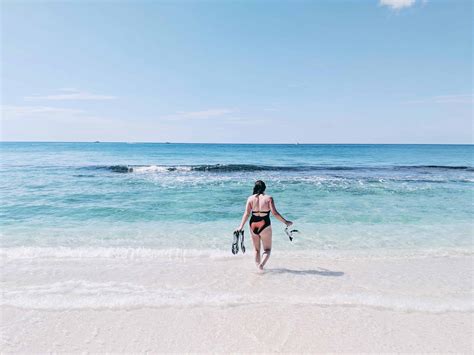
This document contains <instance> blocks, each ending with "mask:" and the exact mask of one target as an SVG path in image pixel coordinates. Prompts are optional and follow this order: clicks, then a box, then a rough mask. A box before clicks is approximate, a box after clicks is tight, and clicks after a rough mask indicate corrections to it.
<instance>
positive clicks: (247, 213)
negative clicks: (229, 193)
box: [237, 199, 252, 231]
mask: <svg viewBox="0 0 474 355" xmlns="http://www.w3.org/2000/svg"><path fill="white" fill-rule="evenodd" d="M251 212H252V204H251V203H250V199H248V200H247V205H246V206H245V211H244V215H243V216H242V221H241V222H240V226H239V228H237V230H238V231H241V230H242V229H244V225H245V222H247V219H248V218H249V216H250V213H251Z"/></svg>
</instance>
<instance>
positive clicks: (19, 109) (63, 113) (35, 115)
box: [0, 105, 117, 125]
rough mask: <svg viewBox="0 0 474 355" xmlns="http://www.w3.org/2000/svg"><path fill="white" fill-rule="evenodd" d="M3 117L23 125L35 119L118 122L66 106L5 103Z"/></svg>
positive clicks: (46, 120) (69, 121)
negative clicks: (11, 104) (13, 104)
mask: <svg viewBox="0 0 474 355" xmlns="http://www.w3.org/2000/svg"><path fill="white" fill-rule="evenodd" d="M0 112H1V118H2V120H4V121H18V122H22V124H23V125H28V124H29V123H30V122H33V121H40V122H44V123H45V124H48V122H57V123H73V122H89V123H91V124H96V123H108V124H116V123H117V122H116V120H112V119H110V118H107V117H102V116H97V115H94V114H91V113H90V112H87V111H84V110H80V109H74V108H64V107H51V106H10V105H5V106H2V107H1V109H0Z"/></svg>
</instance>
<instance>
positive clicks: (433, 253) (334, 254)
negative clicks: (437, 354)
mask: <svg viewBox="0 0 474 355" xmlns="http://www.w3.org/2000/svg"><path fill="white" fill-rule="evenodd" d="M274 254H275V255H278V256H279V257H289V258H310V259H317V258H328V259H334V260H336V259H347V260H353V259H400V258H425V257H457V256H472V255H474V249H473V248H470V247H466V248H431V249H398V250H397V249H368V250H316V249H314V250H289V251H281V250H280V251H275V252H274ZM240 256H242V254H238V255H232V254H231V252H230V250H229V251H224V250H219V249H180V248H168V249H158V248H131V247H76V248H71V247H10V248H2V249H1V250H0V257H1V258H2V259H3V260H18V259H131V260H134V259H165V260H166V259H171V260H175V259H187V258H190V259H192V258H207V259H218V258H238V257H240Z"/></svg>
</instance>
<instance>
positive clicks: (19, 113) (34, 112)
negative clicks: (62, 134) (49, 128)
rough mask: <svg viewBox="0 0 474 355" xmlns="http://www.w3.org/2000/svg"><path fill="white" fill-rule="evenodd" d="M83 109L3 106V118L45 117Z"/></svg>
mask: <svg viewBox="0 0 474 355" xmlns="http://www.w3.org/2000/svg"><path fill="white" fill-rule="evenodd" d="M83 112H84V111H83V110H77V109H72V108H60V107H49V106H2V118H3V119H13V118H27V117H45V116H58V115H78V114H81V113H83Z"/></svg>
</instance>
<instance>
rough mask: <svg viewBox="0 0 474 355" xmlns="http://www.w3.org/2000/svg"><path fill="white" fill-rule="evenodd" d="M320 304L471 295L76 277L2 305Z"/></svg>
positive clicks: (5, 297)
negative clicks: (261, 289) (321, 291)
mask: <svg viewBox="0 0 474 355" xmlns="http://www.w3.org/2000/svg"><path fill="white" fill-rule="evenodd" d="M268 303H271V304H282V305H284V304H291V305H320V306H353V307H356V306H365V307H374V308H383V309H391V310H398V311H419V312H428V313H441V312H471V311H473V310H474V306H473V303H472V300H471V299H470V298H467V297H465V298H459V297H457V298H455V297H450V298H435V297H413V296H404V295H397V296H394V295H385V294H382V293H379V294H378V293H371V292H350V293H341V292H334V293H331V294H329V295H318V294H313V295H308V294H305V295H292V296H291V297H288V296H286V295H281V294H280V293H278V292H276V293H274V294H271V295H270V294H267V295H265V297H263V298H262V297H261V295H259V294H255V293H245V292H224V291H216V290H202V289H195V288H194V289H193V288H189V287H187V288H184V289H183V288H176V287H175V288H172V289H170V288H156V287H146V286H143V285H137V284H132V283H128V282H90V281H85V280H72V281H64V282H55V283H49V284H40V285H29V286H21V287H13V288H8V289H5V290H4V291H3V294H2V298H1V300H0V305H2V306H12V307H18V308H27V309H43V310H61V309H68V310H71V309H88V308H90V309H103V308H106V309H134V308H143V307H167V306H168V307H169V306H221V307H222V306H235V305H250V304H268Z"/></svg>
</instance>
